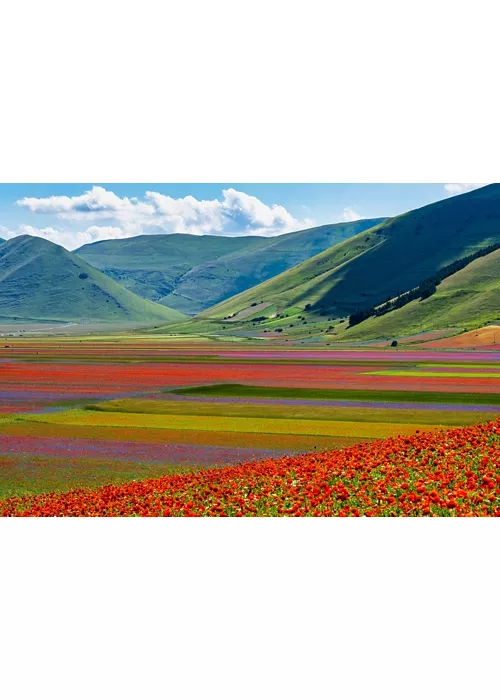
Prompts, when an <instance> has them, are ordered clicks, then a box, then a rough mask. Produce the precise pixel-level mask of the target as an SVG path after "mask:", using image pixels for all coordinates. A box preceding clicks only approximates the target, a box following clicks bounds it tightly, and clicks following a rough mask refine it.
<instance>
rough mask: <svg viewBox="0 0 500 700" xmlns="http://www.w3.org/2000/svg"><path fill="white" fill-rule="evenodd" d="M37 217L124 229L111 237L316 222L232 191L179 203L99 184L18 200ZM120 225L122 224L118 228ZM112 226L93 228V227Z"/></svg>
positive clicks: (247, 230) (240, 231) (261, 230)
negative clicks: (69, 193)
mask: <svg viewBox="0 0 500 700" xmlns="http://www.w3.org/2000/svg"><path fill="white" fill-rule="evenodd" d="M16 203H17V204H18V205H19V206H20V207H25V208H27V209H29V210H30V211H31V212H34V213H37V214H48V215H52V216H55V217H57V218H58V219H63V220H68V221H69V220H74V221H96V222H98V221H101V223H105V221H107V222H110V223H112V224H113V225H112V226H111V229H113V230H115V231H116V230H117V229H119V230H120V231H121V232H122V236H120V235H119V234H118V233H117V234H116V235H113V236H112V237H126V236H131V235H136V234H138V233H191V234H199V235H201V234H208V235H210V234H219V235H229V236H237V235H248V234H254V235H268V236H273V235H277V234H280V233H287V232H289V231H296V230H299V229H301V228H307V227H308V226H312V225H314V223H315V222H314V221H313V220H312V219H302V220H301V219H296V218H295V217H294V216H293V215H292V214H290V212H289V211H287V209H285V207H283V206H281V205H278V204H272V205H271V206H269V205H267V204H264V202H262V201H261V200H260V199H258V198H257V197H253V196H251V195H248V194H246V193H245V192H239V191H238V190H235V189H233V188H228V189H225V190H223V191H222V198H221V199H211V200H199V199H196V197H193V196H192V195H188V196H186V197H180V198H178V199H175V198H174V197H170V196H168V195H165V194H161V193H159V192H154V191H148V192H146V194H145V197H144V199H143V200H140V199H138V198H137V197H130V198H129V197H119V196H118V195H116V194H115V193H114V192H111V191H110V190H106V189H105V188H104V187H98V186H94V187H92V189H91V190H88V191H87V192H85V193H84V194H82V195H78V196H75V197H68V196H65V195H63V196H52V197H42V198H37V197H24V198H23V199H20V200H18V201H17V202H16ZM116 224H118V225H119V226H118V227H117V226H116ZM96 228H100V229H104V228H109V227H105V226H101V227H97V226H92V227H91V228H90V229H87V231H86V232H85V233H89V232H90V234H92V231H91V229H96Z"/></svg>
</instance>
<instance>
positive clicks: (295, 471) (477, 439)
mask: <svg viewBox="0 0 500 700" xmlns="http://www.w3.org/2000/svg"><path fill="white" fill-rule="evenodd" d="M499 435H500V421H497V422H491V423H488V424H482V425H481V424H480V425H476V426H472V427H467V428H460V429H454V430H449V431H446V432H443V433H440V434H436V433H423V434H419V435H415V436H413V437H396V438H390V439H387V440H384V441H379V442H376V443H372V444H371V445H368V446H367V445H358V446H356V447H352V448H348V449H345V450H339V451H336V452H328V453H323V454H309V455H300V456H298V457H284V458H281V459H277V460H266V461H263V462H252V463H249V464H242V465H239V466H237V467H228V468H224V469H220V470H209V471H198V472H191V473H186V474H176V475H169V476H165V477H162V478H159V479H149V480H145V481H141V482H131V483H128V484H125V485H121V486H107V487H104V488H99V489H96V490H90V489H76V490H73V491H70V492H67V493H63V494H55V493H51V494H50V493H49V494H44V495H41V496H31V497H30V496H28V497H14V498H10V499H7V500H6V501H4V502H3V503H0V515H2V516H24V517H29V516H48V517H53V516H127V515H135V516H283V515H289V516H361V515H365V516H381V515H382V516H387V515H388V516H422V515H434V516H443V515H453V516H492V515H494V516H499V515H500V449H499V448H500V441H499Z"/></svg>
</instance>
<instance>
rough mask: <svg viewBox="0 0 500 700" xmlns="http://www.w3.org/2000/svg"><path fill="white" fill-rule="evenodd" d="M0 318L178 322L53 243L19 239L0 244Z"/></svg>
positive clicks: (171, 312) (168, 312) (165, 310)
mask: <svg viewBox="0 0 500 700" xmlns="http://www.w3.org/2000/svg"><path fill="white" fill-rule="evenodd" d="M0 317H1V318H2V319H15V320H26V321H28V320H34V321H39V320H54V321H56V320H61V321H81V320H88V321H115V322H116V321H134V322H136V321H137V322H143V321H144V322H146V323H148V322H167V321H173V320H181V319H182V318H183V315H182V314H180V313H179V312H178V311H174V310H172V309H169V308H166V307H163V306H161V305H160V304H154V303H153V302H150V301H148V300H146V299H141V298H140V297H138V296H137V295H135V294H133V293H132V292H130V291H128V290H127V289H125V288H124V287H122V286H121V285H119V284H117V283H116V282H114V281H113V280H111V279H110V278H109V277H107V276H106V275H104V274H103V273H102V272H99V270H96V269H95V268H93V267H92V266H91V265H89V264H87V263H86V262H85V261H84V260H82V259H81V258H79V257H77V256H76V255H73V254H72V253H69V252H68V251H67V250H65V249H64V248H61V247H60V246H58V245H55V244H54V243H50V242H49V241H47V240H44V239H42V238H37V237H34V236H18V237H17V238H13V239H11V240H9V241H7V242H5V243H3V244H2V245H0Z"/></svg>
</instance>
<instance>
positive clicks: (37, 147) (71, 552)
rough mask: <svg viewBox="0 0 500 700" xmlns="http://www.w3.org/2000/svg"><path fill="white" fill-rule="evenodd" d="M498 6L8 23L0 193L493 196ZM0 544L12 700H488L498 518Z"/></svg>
mask: <svg viewBox="0 0 500 700" xmlns="http://www.w3.org/2000/svg"><path fill="white" fill-rule="evenodd" d="M492 8H493V3H491V2H483V1H481V0H476V2H474V3H470V2H463V1H460V0H455V2H443V1H441V2H439V1H436V0H434V1H433V2H429V1H427V0H424V1H420V2H418V3H409V2H401V1H400V2H388V1H387V0H385V1H384V0H379V1H378V2H373V1H372V2H361V1H360V0H350V1H349V2H345V3H334V2H318V1H317V0H309V1H308V2H307V3H297V2H292V1H288V2H278V1H276V0H266V1H265V2H260V1H258V0H253V1H252V2H251V3H247V2H236V1H235V0H232V1H231V2H222V1H220V0H211V2H194V1H193V0H191V1H186V0H184V2H182V3H170V2H165V1H163V2H151V1H148V0H143V1H142V2H140V3H139V2H125V1H122V2H119V3H118V2H109V1H106V0H100V1H99V2H95V1H92V0H90V1H89V0H87V2H85V3H76V2H73V3H70V2H67V0H65V1H64V2H55V1H53V0H45V1H44V2H27V1H26V0H25V1H22V0H18V1H17V2H16V3H8V4H4V5H3V6H2V13H1V21H0V59H1V65H2V78H1V82H0V95H1V109H0V127H1V128H0V180H2V181H3V182H91V181H99V182H127V181H128V182H155V181H156V182H210V181H211V182H231V181H233V182H239V183H244V182H443V183H445V182H490V181H494V180H495V179H496V180H498V163H499V152H498V151H499V139H498V110H497V101H498V76H497V68H498V58H499V57H498V41H497V33H498V22H497V18H496V17H494V14H493V10H492ZM0 538H1V547H2V552H1V558H0V566H1V576H0V594H1V598H0V600H1V602H2V612H1V618H0V619H1V623H2V624H1V633H0V662H1V681H0V682H1V686H2V697H5V698H7V699H8V700H17V699H18V698H19V699H20V698H22V699H23V700H24V698H30V700H31V698H37V699H38V698H50V699H51V700H59V699H61V700H80V698H82V699H83V698H85V699H92V700H96V699H98V700H100V699H101V698H103V699H104V698H105V699H106V700H110V699H114V698H117V699H120V700H124V699H128V698H141V699H142V698H145V699H148V700H149V699H150V698H151V699H153V698H154V699H156V698H172V699H174V700H184V698H189V699H191V698H196V699H198V698H200V699H201V698H203V699H205V698H217V699H218V700H226V699H227V700H229V699H230V700H239V699H245V700H246V698H252V700H253V699H254V698H255V699H256V700H257V699H258V700H267V699H268V698H269V699H270V700H276V699H280V698H286V699H287V700H288V699H290V698H292V699H295V698H297V699H298V698H300V699H301V700H302V699H305V698H307V699H309V698H339V699H340V700H351V699H354V698H355V699H356V700H357V699H358V698H360V699H361V698H363V699H365V698H367V699H370V700H371V699H373V698H384V700H392V699H393V698H394V699H398V700H400V699H403V698H404V699H405V700H406V699H408V698H419V699H420V698H426V699H427V700H431V699H432V700H433V699H434V698H436V699H438V698H439V700H441V699H442V698H485V697H495V693H498V690H497V688H498V681H497V679H496V675H497V674H496V665H497V655H496V653H495V652H496V649H497V646H498V644H497V636H498V622H499V619H498V618H499V614H498V604H497V590H496V589H497V586H496V581H497V571H496V569H497V568H498V563H497V562H498V545H497V542H498V525H497V523H496V521H493V520H488V521H482V522H476V521H473V520H461V521H451V520H450V521H447V520H446V521H445V520H436V521H431V520H407V521H406V520H403V519H401V520H394V521H392V520H371V519H364V520H358V521H355V520H352V521H351V520H349V521H345V520H342V519H338V520H332V521H329V520H318V521H308V520H301V521H295V520H293V521H292V520H285V519H283V520H274V521H273V520H248V521H246V520H243V521H236V520H234V521H233V520H220V521H219V520H217V521H216V520H213V521H208V520H200V521H194V520H185V521H175V520H172V521H164V522H160V521H156V520H154V521H153V520H152V521H149V520H142V521H139V520H137V521H136V520H109V521H105V520H95V521H90V520H89V521H83V520H82V521H76V520H75V521H71V520H65V521H62V520H61V521H59V520H47V521H41V520H40V521H37V520H29V521H28V520H26V521H21V520H19V521H3V522H1V523H0Z"/></svg>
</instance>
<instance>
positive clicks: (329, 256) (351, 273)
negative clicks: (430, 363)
mask: <svg viewBox="0 0 500 700" xmlns="http://www.w3.org/2000/svg"><path fill="white" fill-rule="evenodd" d="M499 241H500V186H499V185H497V184H495V185H489V186H487V187H483V188H481V189H478V190H475V191H474V192H469V193H467V194H463V195H460V196H457V197H450V198H448V199H446V200H443V201H440V202H436V203H434V204H430V205H427V206H425V207H421V208H420V209H416V210H414V211H411V212H408V213H407V214H403V215H401V216H397V217H394V218H392V219H387V220H386V221H385V222H383V223H381V224H379V225H378V226H375V227H374V228H372V229H370V230H366V231H364V232H363V233H361V234H358V235H357V236H354V237H353V238H350V239H349V240H346V241H344V242H343V243H340V244H338V245H336V246H334V247H332V248H330V249H328V250H325V251H324V252H323V253H321V254H319V255H316V256H315V257H313V258H311V259H309V260H307V261H305V262H304V263H302V264H301V265H297V266H296V267H294V268H292V269H290V270H288V271H286V272H284V273H283V274H281V275H279V276H277V277H275V278H273V279H271V280H269V281H267V282H265V283H263V284H260V285H258V286H256V287H254V288H253V289H250V290H248V291H247V292H244V293H243V294H239V295H237V296H235V297H233V298H231V299H228V300H227V301H225V302H223V303H221V304H218V305H216V306H214V307H213V308H211V309H208V310H207V311H206V312H204V313H202V314H200V316H199V318H201V319H209V318H211V319H224V318H225V317H227V316H230V315H232V314H235V313H239V312H240V311H242V310H243V309H245V308H248V307H249V306H251V304H253V303H261V302H269V303H272V304H273V308H274V309H275V310H276V311H278V312H283V311H287V310H289V309H290V308H293V307H304V306H305V305H306V304H308V303H309V304H312V306H313V308H314V309H316V310H319V309H324V310H325V311H327V312H328V314H330V315H332V316H338V317H340V316H346V315H349V314H350V313H352V312H353V311H356V310H359V309H364V308H367V307H370V306H373V305H374V304H377V303H381V302H383V301H385V300H386V299H387V298H392V297H394V296H396V295H398V294H399V293H401V292H404V291H406V290H408V289H411V288H412V287H414V286H417V285H418V284H419V283H420V282H421V281H422V280H423V279H425V278H427V277H429V276H431V275H432V274H434V273H435V272H436V271H437V270H439V269H440V268H441V267H443V266H445V265H447V264H449V263H451V262H453V261H455V260H457V259H459V258H462V257H465V256H466V255H469V254H471V253H473V252H475V251H477V250H479V249H481V248H484V247H486V246H488V245H491V244H492V243H497V242H499Z"/></svg>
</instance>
